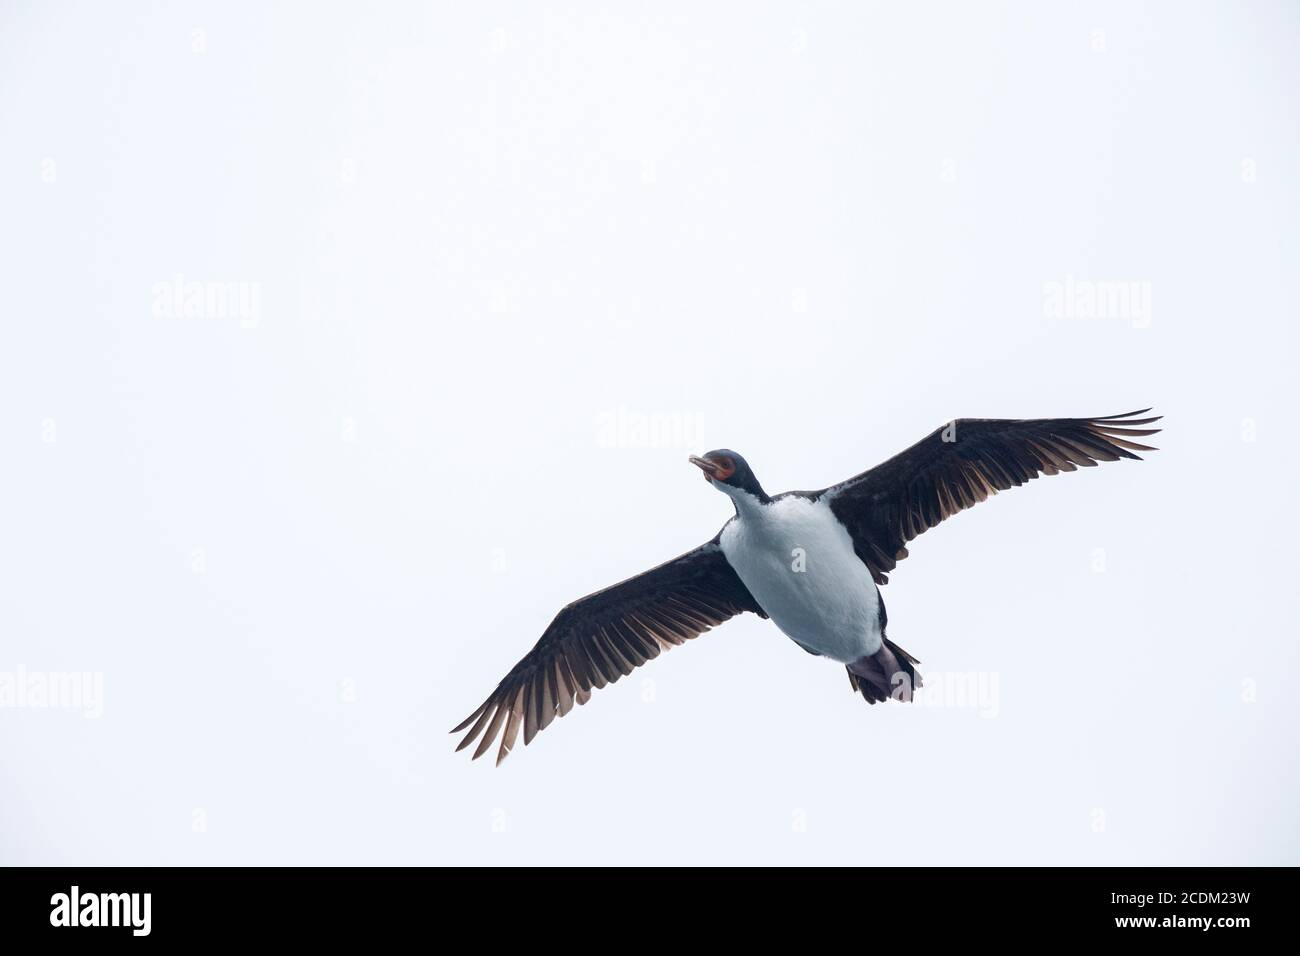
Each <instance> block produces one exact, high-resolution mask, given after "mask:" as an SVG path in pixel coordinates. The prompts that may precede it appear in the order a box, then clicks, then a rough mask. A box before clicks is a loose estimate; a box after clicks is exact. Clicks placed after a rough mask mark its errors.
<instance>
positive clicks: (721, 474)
mask: <svg viewBox="0 0 1300 956" xmlns="http://www.w3.org/2000/svg"><path fill="white" fill-rule="evenodd" d="M714 464H716V465H717V466H718V473H717V476H716V477H718V478H720V479H722V480H723V481H726V480H727V479H728V478H730V477H731V476H732V475H734V474H735V473H736V463H735V462H734V461H732V460H731V459H730V458H718V459H715V460H714Z"/></svg>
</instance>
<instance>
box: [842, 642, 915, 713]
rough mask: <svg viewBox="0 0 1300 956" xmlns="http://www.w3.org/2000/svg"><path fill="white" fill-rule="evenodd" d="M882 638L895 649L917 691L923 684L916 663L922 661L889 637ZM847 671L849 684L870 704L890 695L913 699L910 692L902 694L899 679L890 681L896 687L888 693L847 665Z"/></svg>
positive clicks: (899, 698) (899, 661) (913, 687)
mask: <svg viewBox="0 0 1300 956" xmlns="http://www.w3.org/2000/svg"><path fill="white" fill-rule="evenodd" d="M882 640H884V642H885V646H886V647H888V648H889V649H890V650H891V651H893V652H894V656H895V657H897V658H898V663H899V664H901V665H902V667H903V671H904V673H906V674H907V679H908V680H909V681H910V682H911V688H912V690H913V691H915V690H916V688H918V687H920V686H921V672H920V671H919V670H917V669H916V665H917V664H919V663H921V662H920V661H918V660H917V659H916V658H915V657H913V656H912V655H911V654H909V653H907V651H905V650H903V649H902V648H901V647H899V646H898V645H897V644H895V643H894V642H893V641H891V640H890V639H889V638H887V637H883V638H882ZM845 671H846V672H847V673H848V675H849V685H850V686H851V687H852V688H853V689H854V690H855V691H856V692H857V693H859V694H861V695H862V699H863V700H865V701H866V702H867V703H868V704H875V703H878V702H879V701H882V700H888V699H889V698H890V697H893V698H894V699H895V700H911V695H910V694H909V695H907V696H906V697H904V696H903V695H902V688H903V686H904V685H903V684H902V682H901V681H898V680H897V679H895V680H894V681H891V682H890V684H891V686H892V687H893V688H894V690H893V693H891V694H886V693H885V692H884V691H883V690H881V689H880V688H879V687H877V686H876V685H875V684H873V683H871V681H869V680H863V679H861V678H860V677H858V675H857V674H855V673H853V671H851V670H848V668H847V667H846V668H845Z"/></svg>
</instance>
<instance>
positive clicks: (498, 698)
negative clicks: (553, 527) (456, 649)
mask: <svg viewBox="0 0 1300 956" xmlns="http://www.w3.org/2000/svg"><path fill="white" fill-rule="evenodd" d="M744 611H754V612H756V613H759V614H762V611H761V610H760V609H759V606H758V604H757V603H756V602H755V601H754V598H753V597H752V596H751V595H750V593H749V590H748V588H746V587H745V585H744V584H743V583H742V582H741V580H740V578H738V577H737V576H736V572H735V571H733V570H732V569H731V565H730V564H728V563H727V559H726V558H725V557H724V556H723V554H722V549H721V548H719V547H718V541H717V538H715V539H714V540H712V541H710V542H708V543H707V544H704V545H701V546H700V547H698V548H696V549H695V550H694V551H688V552H687V553H686V554H683V555H682V556H681V557H679V558H674V559H673V560H672V561H668V562H666V563H665V564H661V565H659V566H658V567H656V568H651V569H650V570H649V571H646V572H645V573H643V574H638V575H637V576H636V577H634V578H628V579H627V580H626V581H623V582H621V583H619V584H615V585H613V586H612V587H608V588H605V589H604V590H603V591H597V592H596V593H595V594H589V595H587V596H586V597H585V598H582V599H581V600H578V601H574V602H573V603H572V604H570V605H568V606H567V607H565V608H564V609H563V610H562V611H560V613H559V614H557V615H556V616H555V620H553V621H552V622H551V626H550V627H548V628H547V629H546V633H545V634H543V635H542V638H541V640H539V641H538V642H537V645H536V646H535V647H534V648H533V649H532V650H531V651H529V652H528V654H527V655H526V656H525V657H524V659H523V660H521V661H520V662H519V663H518V664H516V665H515V666H514V667H513V668H512V669H511V671H510V673H509V674H507V675H506V676H505V679H504V680H502V681H501V683H500V684H498V685H497V689H496V690H494V691H493V692H492V694H491V696H490V697H488V699H487V700H485V701H484V702H483V705H482V706H481V707H479V708H478V710H476V711H474V713H472V714H470V715H469V716H468V717H467V718H465V720H464V721H462V722H461V723H460V724H459V725H458V726H457V727H455V728H453V729H452V733H453V734H454V733H458V732H460V731H462V730H464V729H465V728H466V727H469V733H468V734H466V735H465V739H464V740H462V741H461V742H460V746H459V747H457V748H456V749H457V750H463V749H464V748H466V747H468V746H469V745H470V744H471V743H473V742H474V740H475V739H477V738H478V736H479V734H482V735H483V739H482V741H481V742H480V743H479V745H478V749H477V750H475V751H474V758H475V759H477V758H479V757H481V756H482V755H483V754H484V753H486V752H487V750H488V748H489V747H491V746H492V742H493V741H494V740H495V739H496V738H497V736H498V735H500V736H501V749H500V750H499V751H498V752H497V763H498V764H499V763H501V761H502V760H504V759H505V757H506V755H507V754H508V753H510V749H511V748H512V747H513V746H514V744H515V739H516V737H517V736H518V734H519V727H520V724H522V725H523V728H524V744H525V745H527V744H529V743H531V742H532V740H533V737H534V736H535V735H536V734H537V732H538V731H539V730H545V729H546V728H547V727H548V726H549V725H550V723H551V721H552V720H554V719H555V718H556V717H563V716H564V715H565V714H567V713H568V712H569V711H570V710H572V709H573V704H574V702H575V701H576V702H577V703H579V704H585V703H586V702H587V700H588V698H589V697H590V696H591V689H592V688H593V687H604V686H605V685H606V684H612V683H614V681H616V680H618V679H619V678H620V677H622V676H624V675H627V674H631V673H632V669H633V668H634V667H639V666H640V665H641V664H644V663H645V662H646V661H648V660H650V659H651V658H655V657H658V656H659V652H660V651H662V650H667V649H668V648H670V647H673V646H674V645H677V644H681V643H683V642H684V641H687V640H690V639H691V638H693V637H696V636H697V635H699V634H702V633H704V632H705V631H707V630H709V629H710V628H712V627H715V626H717V625H718V624H721V623H722V622H723V621H725V620H727V619H728V618H730V617H733V616H735V615H737V614H740V613H742V612H744ZM471 724H472V725H473V726H471Z"/></svg>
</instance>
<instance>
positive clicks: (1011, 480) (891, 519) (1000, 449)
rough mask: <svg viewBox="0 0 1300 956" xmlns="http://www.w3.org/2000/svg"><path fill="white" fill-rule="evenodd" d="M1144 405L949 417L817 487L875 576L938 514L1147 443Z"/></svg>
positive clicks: (1128, 454) (880, 579)
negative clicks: (1117, 410) (1118, 411)
mask: <svg viewBox="0 0 1300 956" xmlns="http://www.w3.org/2000/svg"><path fill="white" fill-rule="evenodd" d="M1149 411H1150V409H1149V408H1144V409H1141V410H1140V411H1136V412H1127V413H1125V414H1123V415H1111V416H1109V417H1107V418H1031V419H993V418H959V419H957V420H956V421H953V422H949V423H948V424H947V425H945V426H943V427H942V428H939V429H936V430H935V431H934V432H932V433H930V434H929V435H927V436H926V437H925V438H923V439H921V441H919V442H917V443H916V444H915V445H913V446H912V447H911V448H909V449H907V450H906V451H904V452H900V453H899V454H897V455H895V456H894V457H893V458H891V459H889V460H888V461H886V462H884V463H883V464H880V465H877V466H876V467H875V468H872V469H871V470H870V471H866V472H863V473H862V474H860V475H858V476H857V477H854V478H850V479H849V480H848V481H845V482H841V483H840V484H838V485H834V486H832V487H830V488H827V489H825V490H824V491H822V492H819V493H817V495H818V496H819V497H820V496H822V495H824V496H826V497H827V500H828V501H829V502H830V507H831V511H832V512H833V513H834V514H835V516H836V517H837V518H839V520H840V521H841V522H842V523H843V524H844V526H845V527H846V528H848V530H849V534H850V535H852V537H853V547H854V550H855V551H856V552H857V554H858V557H860V558H861V559H862V560H863V562H864V563H865V564H866V565H867V567H868V568H870V569H871V576H872V577H873V578H874V579H875V581H876V583H877V584H884V583H886V582H887V581H888V580H889V578H888V577H887V576H886V572H888V571H892V570H893V569H894V566H895V565H896V564H897V563H898V562H899V561H901V560H903V559H904V558H905V557H907V547H906V545H907V543H908V542H909V541H911V540H912V539H913V538H915V537H916V536H917V535H919V534H921V533H922V532H924V531H927V530H929V529H930V528H933V527H934V526H935V525H937V524H938V523H939V522H940V521H942V520H943V519H944V518H947V517H948V516H949V515H953V514H956V513H957V512H958V511H963V510H964V509H966V508H969V507H971V506H972V505H974V504H976V503H977V502H980V501H983V500H984V499H985V498H987V497H989V496H990V495H993V494H996V493H997V492H999V491H1004V490H1006V489H1007V488H1010V487H1012V486H1014V485H1022V484H1024V483H1025V482H1026V481H1029V480H1030V479H1033V478H1037V477H1038V476H1039V475H1040V474H1041V475H1055V474H1059V473H1060V472H1062V471H1074V470H1075V469H1076V468H1077V467H1078V466H1079V465H1083V466H1085V467H1091V466H1093V465H1095V464H1097V462H1099V461H1118V460H1119V459H1121V458H1134V459H1138V460H1141V459H1140V458H1139V456H1137V455H1135V454H1133V452H1135V451H1155V449H1154V448H1152V447H1151V446H1149V445H1141V444H1138V443H1137V442H1136V441H1134V440H1133V439H1134V438H1141V437H1144V436H1146V435H1154V434H1155V433H1156V432H1158V431H1159V430H1160V429H1158V428H1135V427H1133V426H1136V425H1149V424H1150V423H1152V422H1154V421H1158V420H1159V419H1160V417H1161V416H1159V415H1156V416H1154V417H1151V418H1139V417H1137V416H1140V415H1142V414H1143V413H1144V412H1149Z"/></svg>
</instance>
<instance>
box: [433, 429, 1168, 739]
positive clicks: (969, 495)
mask: <svg viewBox="0 0 1300 956" xmlns="http://www.w3.org/2000/svg"><path fill="white" fill-rule="evenodd" d="M1150 410H1151V409H1149V408H1144V409H1141V410H1139V411H1136V412H1127V413H1125V414H1123V415H1111V416H1108V417H1105V418H1035V419H982V418H959V419H957V420H955V421H952V422H949V423H948V424H947V425H944V426H943V427H941V428H938V429H936V430H935V431H933V432H931V433H930V434H929V435H927V436H926V437H925V438H923V439H921V440H920V441H919V442H917V443H916V444H915V445H913V446H912V447H911V448H908V449H907V450H906V451H903V452H900V453H899V454H897V455H895V456H894V457H893V458H890V459H889V460H888V461H886V462H884V463H882V464H880V465H877V466H876V467H875V468H872V469H871V470H870V471H864V472H863V473H862V474H860V475H856V476H855V477H853V478H850V479H848V480H847V481H843V482H840V483H839V484H838V485H832V486H831V487H829V488H823V489H822V490H820V491H787V492H785V493H784V494H780V495H775V496H773V495H769V494H768V493H767V492H766V491H764V490H763V486H762V485H760V484H759V483H758V478H757V477H755V475H754V472H753V469H751V468H750V467H749V464H748V463H747V462H746V461H745V459H744V458H742V457H741V456H740V455H738V454H736V453H735V452H734V451H730V450H728V449H719V450H716V451H711V452H708V453H707V454H705V455H703V456H702V457H696V456H694V455H692V456H691V458H690V461H691V463H692V464H694V465H695V466H696V467H698V468H699V469H700V470H701V471H703V472H704V477H705V479H706V480H707V481H708V482H709V484H711V485H712V486H713V487H714V488H716V489H718V490H719V491H721V492H723V493H724V494H725V495H727V497H729V498H730V499H731V501H732V503H733V504H734V506H735V515H734V516H733V517H732V518H731V519H730V520H728V521H727V523H726V524H725V525H723V527H722V530H721V531H719V532H718V533H717V534H716V535H714V536H713V538H712V539H711V540H709V541H707V542H705V543H704V544H702V545H700V546H699V547H698V548H696V549H695V550H693V551H688V552H686V553H685V554H683V555H681V556H680V557H677V558H674V559H673V560H671V561H668V562H666V563H664V564H661V565H659V566H658V567H655V568H651V569H650V570H649V571H646V572H644V573H643V574H638V575H637V576H636V577H632V578H628V579H627V580H626V581H623V582H621V583H619V584H615V585H612V586H611V587H607V588H605V589H604V590H603V591H597V592H596V593H594V594H589V595H587V596H586V597H584V598H581V599H579V600H577V601H574V602H573V603H572V604H570V605H568V606H567V607H565V608H564V609H563V610H561V611H560V613H559V614H557V615H556V616H555V620H553V621H552V622H551V625H550V627H548V628H547V629H546V632H545V633H544V634H543V635H542V637H541V640H539V641H538V642H537V644H536V646H534V647H533V649H532V650H531V651H529V652H528V653H527V654H526V655H525V656H524V658H523V660H521V661H520V662H519V663H518V664H516V665H515V666H514V667H513V668H511V670H510V673H508V674H506V676H505V678H504V679H503V680H502V681H501V683H499V684H498V685H497V688H496V690H494V691H493V692H492V694H491V696H489V697H488V699H487V700H485V701H484V702H483V704H482V705H481V706H480V707H479V708H478V709H477V710H475V711H474V712H473V713H472V714H470V715H469V716H468V717H467V718H465V720H464V721H462V722H461V723H460V724H459V725H458V726H456V727H455V728H453V729H452V733H453V734H454V733H459V732H460V731H462V730H465V729H466V728H467V727H468V728H469V731H468V733H466V735H465V738H464V739H463V740H462V741H461V742H460V746H459V747H457V748H456V749H457V750H463V749H465V748H466V747H468V746H470V744H472V743H474V741H475V740H478V739H479V738H480V737H481V738H482V739H481V740H480V741H479V744H478V747H477V748H476V749H475V751H474V757H475V759H477V758H478V757H481V756H482V755H483V754H484V753H486V752H487V751H488V750H489V749H490V748H491V747H492V744H493V742H494V741H496V740H497V739H498V738H499V739H500V741H501V746H500V748H499V749H498V751H497V763H498V764H500V763H501V761H502V760H504V759H505V757H506V755H507V754H509V753H510V751H511V749H512V748H513V747H514V745H515V741H516V740H517V738H518V735H519V730H520V727H521V726H522V728H523V732H524V743H525V744H529V743H531V742H532V740H533V737H534V736H536V735H537V732H538V731H540V730H545V729H546V728H547V727H549V726H550V724H551V722H552V721H553V720H555V718H556V717H563V716H564V715H565V714H567V713H568V712H569V711H570V710H572V709H573V705H574V704H575V703H577V704H585V703H586V702H587V701H588V699H589V698H590V697H591V691H592V689H593V688H598V687H604V686H605V685H606V684H612V683H614V681H616V680H618V679H619V678H620V677H624V676H626V675H628V674H631V673H632V670H633V668H635V667H639V666H640V665H642V664H644V663H645V662H646V661H648V660H650V659H652V658H655V657H658V656H659V653H660V652H661V651H666V650H668V649H669V648H671V647H675V646H676V645H678V644H682V643H684V642H685V641H688V640H690V639H691V638H694V637H698V636H699V635H700V634H703V633H704V632H705V631H708V630H710V629H711V628H713V627H716V626H717V625H719V624H721V623H722V622H723V621H726V620H727V619H728V618H732V617H735V616H736V615H737V614H742V613H744V612H746V611H751V612H753V613H754V614H757V615H758V616H759V617H762V618H768V619H770V620H771V621H772V623H774V624H775V625H776V626H777V627H778V628H780V629H781V631H782V632H783V633H785V635H786V636H787V637H789V638H790V639H791V640H792V641H794V642H795V643H796V644H798V645H799V646H800V647H802V648H803V649H804V650H806V651H807V652H808V653H810V654H814V655H818V656H821V657H828V658H830V659H831V660H834V661H838V662H839V663H841V664H843V665H844V666H845V668H846V669H847V671H848V675H849V684H850V685H851V686H852V688H853V690H854V691H855V692H857V693H860V694H861V695H862V696H863V697H864V698H865V699H866V700H867V702H868V703H871V704H875V703H877V702H878V701H884V700H888V699H894V700H901V701H908V700H911V697H912V691H913V689H914V688H915V687H919V686H920V685H921V676H920V674H919V672H918V671H917V669H916V665H917V664H918V663H920V662H919V661H918V660H917V659H916V658H915V657H913V656H912V655H911V654H909V653H908V652H907V651H905V650H903V649H902V648H901V647H899V646H898V645H897V644H895V643H894V642H893V641H891V640H890V639H889V638H888V637H886V635H885V626H886V617H885V604H884V601H883V600H882V598H881V596H880V587H879V586H880V585H882V584H885V583H887V582H888V580H889V578H888V574H889V572H891V571H893V570H894V567H895V565H897V564H898V562H899V561H902V560H903V559H904V558H906V557H907V544H908V542H910V541H911V540H912V539H913V538H915V537H916V536H917V535H919V534H921V533H923V532H925V531H927V530H929V529H930V528H933V527H934V526H935V525H937V524H938V523H939V522H941V521H943V520H944V519H945V518H947V517H949V516H950V515H954V514H956V513H957V512H959V511H964V510H965V509H966V508H969V507H971V506H972V505H974V504H976V503H978V502H981V501H983V500H985V499H986V498H988V497H989V496H990V495H993V494H996V493H997V492H999V491H1005V490H1006V489H1008V488H1011V487H1013V486H1015V485H1022V484H1024V483H1025V482H1026V481H1029V480H1030V479H1033V478H1037V477H1038V476H1039V475H1055V474H1058V473H1060V472H1063V471H1075V470H1076V468H1077V467H1078V466H1080V465H1083V466H1086V467H1091V466H1094V465H1096V464H1097V462H1099V461H1118V460H1119V459H1121V458H1133V459H1137V460H1139V461H1140V460H1141V459H1140V458H1139V456H1138V455H1136V454H1134V452H1138V451H1155V450H1156V449H1154V448H1152V447H1151V446H1149V445H1143V444H1139V443H1138V442H1137V441H1135V440H1134V439H1137V438H1142V437H1145V436H1147V435H1153V434H1155V433H1156V432H1158V431H1159V430H1160V429H1158V428H1141V427H1136V426H1142V425H1150V424H1151V423H1152V422H1155V421H1158V420H1159V419H1160V417H1161V416H1159V415H1157V416H1154V417H1150V418H1142V417H1140V416H1142V415H1143V414H1145V413H1146V412H1149V411H1150Z"/></svg>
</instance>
